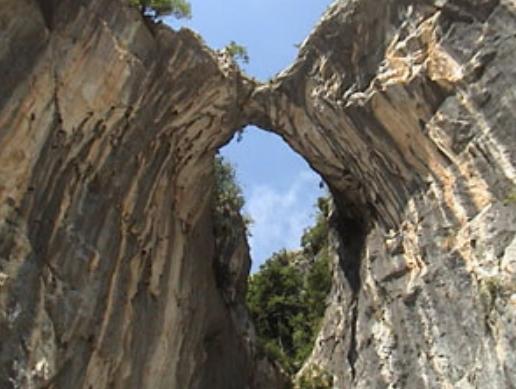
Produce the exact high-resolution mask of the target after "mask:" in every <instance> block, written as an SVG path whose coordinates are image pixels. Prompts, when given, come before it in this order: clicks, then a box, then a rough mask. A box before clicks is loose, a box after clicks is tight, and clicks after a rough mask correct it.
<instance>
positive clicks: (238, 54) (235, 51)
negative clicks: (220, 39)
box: [224, 41, 249, 63]
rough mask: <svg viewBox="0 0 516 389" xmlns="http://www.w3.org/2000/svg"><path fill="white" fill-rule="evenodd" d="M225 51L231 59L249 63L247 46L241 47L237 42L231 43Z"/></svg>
mask: <svg viewBox="0 0 516 389" xmlns="http://www.w3.org/2000/svg"><path fill="white" fill-rule="evenodd" d="M224 50H226V52H227V53H228V54H229V55H230V57H232V58H233V59H234V60H235V61H241V62H242V63H249V54H248V53H247V49H246V48H245V46H242V45H239V44H238V43H236V42H235V41H231V42H229V44H228V45H227V46H226V47H225V48H224Z"/></svg>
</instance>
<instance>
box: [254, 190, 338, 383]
mask: <svg viewBox="0 0 516 389" xmlns="http://www.w3.org/2000/svg"><path fill="white" fill-rule="evenodd" d="M329 208H330V206H329V199H328V198H321V199H319V201H318V209H319V210H318V213H317V215H316V224H315V226H314V227H312V228H310V229H308V230H307V232H305V234H304V236H303V246H304V249H303V251H302V252H289V251H286V250H283V251H281V252H279V253H276V254H274V255H273V256H272V257H271V258H270V259H268V260H267V261H266V262H265V263H264V264H263V265H262V266H261V267H260V271H259V272H257V273H256V274H254V275H253V276H251V277H250V279H249V286H248V292H247V305H248V308H249V312H250V314H251V317H252V319H253V322H254V324H255V328H256V333H257V337H258V347H259V351H261V352H262V353H263V354H265V355H266V356H267V357H269V358H270V359H273V360H276V361H277V362H279V363H280V364H281V365H282V366H283V368H284V369H285V370H286V371H287V372H289V373H290V374H294V373H295V372H296V371H297V370H298V369H299V368H300V367H301V366H302V364H303V362H304V361H305V360H306V358H307V357H308V356H309V355H310V353H311V352H312V348H313V344H314V341H315V337H316V335H317V333H318V331H319V327H320V323H321V319H322V317H323V315H324V312H325V310H326V304H325V300H326V296H327V295H328V293H329V291H330V288H331V272H330V259H329V258H330V256H329V251H330V250H329V245H328V225H327V217H328V214H329ZM299 260H300V262H304V263H306V262H308V263H311V265H310V266H309V268H308V269H306V268H303V267H299V265H296V263H298V262H299ZM301 269H303V270H301Z"/></svg>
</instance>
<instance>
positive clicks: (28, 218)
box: [0, 0, 516, 389]
mask: <svg viewBox="0 0 516 389" xmlns="http://www.w3.org/2000/svg"><path fill="white" fill-rule="evenodd" d="M515 29H516V5H515V4H514V2H512V1H509V0H505V1H503V0H500V1H494V0H471V1H468V2H466V1H460V0H449V1H445V0H443V1H437V0H436V1H430V0H426V1H423V0H396V1H395V0H390V1H382V2H379V1H377V0H348V1H337V2H336V3H335V4H334V5H333V6H332V7H330V9H329V11H328V12H327V14H326V15H325V16H324V18H323V19H322V20H321V22H320V24H319V25H318V26H317V27H316V29H315V30H314V31H313V33H312V34H311V35H310V37H309V38H308V39H307V40H306V41H305V43H304V44H303V46H302V48H301V50H300V54H299V58H298V60H297V61H296V62H295V63H294V64H293V65H292V66H291V67H290V68H289V69H287V70H285V71H284V72H283V73H282V74H281V75H280V76H279V77H278V78H277V79H275V80H273V81H272V82H271V83H268V84H264V85H260V84H257V83H255V82H252V81H250V80H248V79H246V78H245V77H244V76H242V75H241V74H240V73H239V71H238V69H237V68H236V67H235V66H234V65H233V64H232V62H231V60H229V59H228V58H226V57H224V56H223V55H217V54H216V53H214V52H212V51H210V50H209V49H208V48H206V47H205V46H204V45H203V44H202V43H201V39H200V38H199V37H198V36H196V35H195V34H193V33H192V32H190V31H187V30H182V31H180V32H173V31H171V30H169V29H168V28H166V27H164V26H159V25H152V24H151V23H149V22H145V21H143V20H142V18H141V17H140V15H139V14H138V12H137V11H136V10H134V9H131V8H129V7H128V6H127V5H126V2H124V1H122V0H120V1H111V2H105V1H101V0H73V1H72V0H40V1H36V0H0V85H2V91H1V94H0V340H1V342H0V387H2V388H4V387H5V388H39V387H50V388H52V387H53V388H70V387H74V388H90V387H91V388H107V387H114V388H178V389H180V388H181V389H183V388H215V389H217V388H221V389H222V388H224V389H228V388H235V389H242V388H246V387H253V386H258V385H259V384H257V383H258V382H266V381H267V380H264V379H262V377H261V376H257V375H259V374H260V373H257V372H262V373H263V372H265V371H267V370H268V369H270V366H269V367H267V366H265V367H264V366H261V367H260V366H258V368H257V367H255V362H254V361H253V350H252V348H253V347H252V329H250V328H249V323H248V321H247V319H246V317H247V316H246V314H245V310H243V306H242V298H241V294H242V290H243V289H244V288H243V287H242V282H243V281H242V280H243V278H242V277H245V272H246V271H247V268H248V263H247V262H246V261H248V253H247V252H246V251H247V246H246V244H245V242H244V241H243V240H239V241H237V242H233V243H234V244H232V245H229V246H228V247H232V248H233V249H232V250H229V251H228V250H225V252H224V258H222V260H223V261H224V263H226V264H228V267H229V268H230V269H232V273H231V277H230V279H229V281H228V282H229V283H230V285H229V287H228V285H222V286H221V285H220V282H218V281H217V277H216V271H215V270H214V269H215V267H214V263H216V260H217V259H216V256H217V255H218V254H220V253H218V251H217V250H216V247H215V239H214V237H213V227H212V215H211V212H210V211H211V209H210V202H211V187H212V185H213V174H212V173H213V166H212V162H213V156H214V154H215V152H216V151H217V149H218V148H219V147H220V146H221V145H222V144H224V143H225V142H227V141H228V140H229V139H230V137H231V136H232V135H233V134H234V132H235V131H236V130H237V129H239V128H241V127H242V126H243V125H245V124H248V123H253V124H257V125H259V126H261V127H262V128H264V129H268V130H272V131H275V132H277V133H278V134H280V135H281V136H282V137H283V138H284V139H285V140H286V141H287V142H288V143H289V144H290V145H291V147H292V148H293V149H294V150H296V151H297V152H298V153H300V154H301V155H302V156H303V157H304V158H305V159H306V160H307V161H308V162H309V163H310V164H311V166H312V167H313V168H314V169H315V170H316V171H318V172H319V173H320V174H321V175H322V176H323V177H324V179H325V180H326V182H327V183H328V185H329V186H330V188H331V190H332V193H333V195H334V198H335V201H336V210H335V212H334V215H333V216H332V223H333V232H332V240H333V243H334V248H335V255H334V285H333V290H332V293H331V296H330V303H329V307H328V310H327V313H326V317H325V321H324V324H323V327H322V330H321V333H320V335H319V337H318V340H317V344H316V347H315V350H314V353H313V355H312V356H311V358H310V360H309V361H308V362H307V363H308V364H310V363H317V364H319V365H322V366H323V367H325V368H326V369H327V370H328V371H329V372H331V373H332V374H333V375H334V376H335V379H336V387H337V388H348V387H356V388H376V387H378V388H383V387H393V388H416V387H417V388H419V387H421V388H440V387H450V388H451V387H457V388H505V387H507V388H510V387H513V386H516V360H515V356H514V352H513V350H514V344H515V336H516V334H515V331H514V320H515V319H516V318H515V317H514V316H515V305H516V297H515V296H516V279H515V277H516V276H515V272H516V240H515V236H516V205H515V201H514V193H513V192H514V190H515V189H516V170H515V169H516V152H515V150H516V136H515V135H516V130H515V128H514V121H515V119H516V117H515V116H516V114H515V112H514V106H515V105H516V93H515V91H514V87H513V84H514V83H515V81H516V70H515V69H516V68H515V67H514V62H515V58H514V52H515V50H516V35H515ZM242 238H243V237H242ZM219 259H220V258H219ZM259 365H260V364H259ZM270 375H271V376H273V375H274V373H270ZM273 381H274V380H273ZM263 385H268V386H269V387H270V386H271V385H272V384H271V383H270V381H269V382H268V383H267V384H263Z"/></svg>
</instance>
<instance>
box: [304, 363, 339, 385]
mask: <svg viewBox="0 0 516 389" xmlns="http://www.w3.org/2000/svg"><path fill="white" fill-rule="evenodd" d="M295 388H296V389H331V388H333V377H332V375H331V374H330V373H328V372H327V371H326V370H323V369H321V368H319V367H317V366H311V367H310V368H309V369H307V370H306V371H304V372H303V375H302V376H301V377H299V380H298V382H297V385H296V387H295Z"/></svg>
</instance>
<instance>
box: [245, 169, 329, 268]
mask: <svg viewBox="0 0 516 389" xmlns="http://www.w3.org/2000/svg"><path fill="white" fill-rule="evenodd" d="M318 183H319V178H318V177H317V176H316V175H315V174H314V173H313V172H311V171H309V170H307V171H303V172H301V173H300V174H299V175H298V176H297V177H296V179H295V180H294V181H293V182H292V183H291V185H290V187H289V188H288V189H287V190H286V191H280V190H278V189H276V188H273V187H272V186H269V185H259V186H255V187H252V188H250V189H251V190H250V192H251V194H250V196H248V200H247V206H246V211H247V212H248V213H249V214H250V216H251V218H252V219H253V221H254V223H253V225H252V226H251V234H252V236H251V238H250V245H251V255H252V258H253V270H254V271H255V270H257V269H258V267H259V265H260V264H261V263H262V262H263V261H264V260H265V259H267V258H268V257H269V256H270V255H271V254H272V253H273V252H275V251H278V250H280V249H282V248H287V249H294V248H297V247H299V240H300V238H301V235H302V233H303V230H304V229H305V228H306V227H308V226H309V225H311V224H312V220H313V214H314V207H313V204H314V201H315V198H314V196H317V194H318V192H317V190H318V189H317V188H318Z"/></svg>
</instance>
